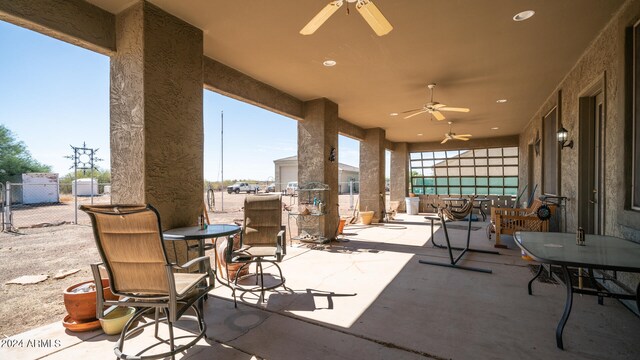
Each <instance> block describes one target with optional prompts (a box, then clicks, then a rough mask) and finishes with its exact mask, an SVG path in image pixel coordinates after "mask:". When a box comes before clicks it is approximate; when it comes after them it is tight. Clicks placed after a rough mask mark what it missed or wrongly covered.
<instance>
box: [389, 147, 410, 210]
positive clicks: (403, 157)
mask: <svg viewBox="0 0 640 360" xmlns="http://www.w3.org/2000/svg"><path fill="white" fill-rule="evenodd" d="M389 181H390V184H389V199H390V200H391V201H399V202H400V206H399V207H398V210H400V211H404V210H405V200H404V198H405V197H406V196H407V194H408V190H407V187H408V184H409V145H408V144H407V143H396V146H395V149H394V150H393V151H392V152H391V179H390V180H389Z"/></svg>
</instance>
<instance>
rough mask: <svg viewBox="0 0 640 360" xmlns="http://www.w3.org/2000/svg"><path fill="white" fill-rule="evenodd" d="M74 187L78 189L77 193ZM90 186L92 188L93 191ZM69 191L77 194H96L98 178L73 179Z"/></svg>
mask: <svg viewBox="0 0 640 360" xmlns="http://www.w3.org/2000/svg"><path fill="white" fill-rule="evenodd" d="M76 188H77V189H78V193H77V194H76ZM91 188H93V193H92V192H91ZM71 193H72V194H73V195H78V196H91V195H92V194H93V195H94V196H96V195H98V180H97V179H91V178H85V179H78V180H75V181H73V182H72V183H71Z"/></svg>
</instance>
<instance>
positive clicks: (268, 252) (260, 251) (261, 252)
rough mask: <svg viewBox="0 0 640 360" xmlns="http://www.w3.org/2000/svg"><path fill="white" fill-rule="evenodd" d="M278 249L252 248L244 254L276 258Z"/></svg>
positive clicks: (272, 247)
mask: <svg viewBox="0 0 640 360" xmlns="http://www.w3.org/2000/svg"><path fill="white" fill-rule="evenodd" d="M277 251H278V248H277V247H275V246H251V247H249V248H247V249H244V251H243V253H245V254H247V255H249V256H252V257H264V256H276V254H277Z"/></svg>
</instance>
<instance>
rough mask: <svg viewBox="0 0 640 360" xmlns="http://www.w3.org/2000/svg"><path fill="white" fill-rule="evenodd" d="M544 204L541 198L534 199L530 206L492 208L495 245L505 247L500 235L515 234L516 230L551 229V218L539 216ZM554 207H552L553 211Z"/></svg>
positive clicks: (543, 230)
mask: <svg viewBox="0 0 640 360" xmlns="http://www.w3.org/2000/svg"><path fill="white" fill-rule="evenodd" d="M542 205H543V203H542V201H541V200H537V199H536V200H534V201H533V202H532V203H531V206H530V207H528V208H495V207H493V208H491V224H492V225H493V227H494V231H495V233H496V243H495V247H505V246H504V245H502V243H501V242H500V235H501V234H507V235H513V233H515V232H516V231H540V232H547V231H549V219H546V220H541V219H540V218H538V215H537V211H538V209H540V207H541V206H542ZM553 212H554V207H551V213H553Z"/></svg>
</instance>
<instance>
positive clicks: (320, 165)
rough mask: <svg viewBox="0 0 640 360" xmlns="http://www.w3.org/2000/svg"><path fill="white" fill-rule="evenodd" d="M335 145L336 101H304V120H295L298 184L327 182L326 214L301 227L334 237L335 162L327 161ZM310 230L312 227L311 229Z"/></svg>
mask: <svg viewBox="0 0 640 360" xmlns="http://www.w3.org/2000/svg"><path fill="white" fill-rule="evenodd" d="M332 148H333V149H336V151H337V149H338V105H337V104H336V103H334V102H332V101H330V100H327V99H324V98H322V99H315V100H311V101H307V102H306V103H305V106H304V120H302V121H300V122H298V186H300V184H305V183H310V182H320V183H324V184H327V185H329V189H330V191H329V192H328V193H329V194H328V196H327V203H326V211H327V214H326V215H325V216H322V217H320V218H319V219H318V220H317V221H318V223H319V224H317V225H316V224H314V222H315V220H313V221H309V222H303V225H301V228H302V229H304V228H305V227H306V226H309V228H310V229H311V228H320V229H322V231H323V233H324V236H325V237H327V238H334V237H335V234H336V232H337V229H338V220H339V215H338V162H337V161H329V155H330V153H331V149H332ZM311 230H312V229H311Z"/></svg>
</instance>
